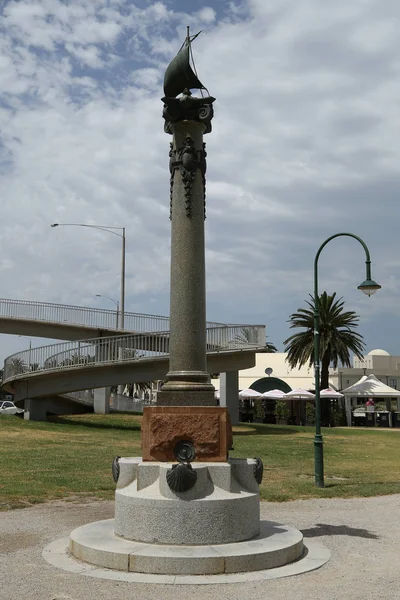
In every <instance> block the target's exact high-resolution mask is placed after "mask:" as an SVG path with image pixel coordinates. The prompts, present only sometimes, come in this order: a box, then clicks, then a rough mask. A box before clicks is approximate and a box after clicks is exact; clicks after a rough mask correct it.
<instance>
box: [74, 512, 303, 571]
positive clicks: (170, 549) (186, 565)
mask: <svg viewBox="0 0 400 600" xmlns="http://www.w3.org/2000/svg"><path fill="white" fill-rule="evenodd" d="M69 551H70V553H71V554H72V556H74V557H75V558H77V559H78V560H81V561H84V562H86V563H90V564H92V565H96V566H98V567H104V568H107V569H115V570H118V571H128V572H134V573H147V574H166V575H217V574H222V573H244V572H249V571H260V570H264V569H273V568H276V567H281V566H283V565H287V564H289V563H292V562H294V561H296V560H298V559H300V558H301V557H302V554H303V535H302V534H301V533H300V531H298V530H297V529H294V528H292V527H288V526H287V525H281V524H279V523H273V522H270V521H261V523H260V534H259V535H258V536H257V537H256V538H254V539H252V540H248V541H245V542H237V543H230V544H215V545H210V546H180V545H158V544H146V543H139V542H134V541H129V540H125V539H123V538H120V537H117V536H116V535H115V533H114V519H110V520H107V521H97V522H96V523H89V524H88V525H84V526H83V527H79V528H78V529H75V530H74V531H73V532H72V533H71V535H70V540H69Z"/></svg>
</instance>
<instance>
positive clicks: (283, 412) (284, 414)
mask: <svg viewBox="0 0 400 600" xmlns="http://www.w3.org/2000/svg"><path fill="white" fill-rule="evenodd" d="M289 415H290V411H289V406H288V404H287V402H281V401H279V400H278V402H277V403H276V404H275V418H276V420H277V421H284V422H285V423H287V420H288V418H289Z"/></svg>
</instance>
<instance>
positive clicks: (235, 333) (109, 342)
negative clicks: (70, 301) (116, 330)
mask: <svg viewBox="0 0 400 600" xmlns="http://www.w3.org/2000/svg"><path fill="white" fill-rule="evenodd" d="M263 346H265V326H264V325H229V326H225V327H222V326H218V327H208V328H207V351H208V352H221V351H226V350H243V349H251V348H261V347H263ZM168 353H169V331H163V332H161V331H159V332H153V333H143V334H132V335H123V336H111V337H105V338H96V339H90V340H81V341H79V342H61V343H58V344H50V345H47V346H41V347H39V348H30V349H29V350H23V351H22V352H16V353H15V354H13V355H11V356H9V357H8V358H6V360H5V362H4V373H3V381H6V380H7V379H9V378H10V377H15V376H18V375H24V374H26V373H32V372H34V371H39V370H40V371H54V370H62V369H64V370H67V369H73V368H79V367H82V366H85V365H99V364H104V363H113V362H121V361H124V362H127V361H128V362H132V361H140V360H149V359H154V358H158V357H163V356H164V357H166V356H168Z"/></svg>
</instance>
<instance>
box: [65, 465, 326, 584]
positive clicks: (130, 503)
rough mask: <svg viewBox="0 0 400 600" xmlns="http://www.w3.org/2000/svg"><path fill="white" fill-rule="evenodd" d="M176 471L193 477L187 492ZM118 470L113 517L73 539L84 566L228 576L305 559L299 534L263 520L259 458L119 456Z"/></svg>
mask: <svg viewBox="0 0 400 600" xmlns="http://www.w3.org/2000/svg"><path fill="white" fill-rule="evenodd" d="M182 467H183V468H182ZM178 471H179V472H180V473H183V475H185V474H186V475H187V473H188V472H189V473H190V478H191V481H190V482H189V483H190V486H189V488H187V489H186V490H185V491H182V489H180V490H177V489H174V482H173V481H172V479H171V475H172V476H174V474H176V472H178ZM113 473H114V478H115V479H116V483H117V489H116V492H115V519H110V520H107V521H99V522H96V523H90V524H88V525H85V526H83V527H80V528H78V529H76V530H74V531H73V532H72V533H71V535H70V538H69V542H68V551H69V554H70V556H71V557H73V559H77V560H78V561H80V562H79V564H80V565H82V564H83V563H85V564H89V565H91V566H92V568H97V569H99V568H100V569H111V570H113V572H115V573H117V572H125V573H127V574H130V576H131V575H135V576H136V577H143V576H151V577H160V576H164V575H165V576H168V577H179V576H185V577H186V576H189V577H197V576H202V577H203V576H217V575H221V576H222V575H223V576H224V577H226V576H228V574H229V575H233V574H243V573H250V572H251V573H256V572H264V571H266V570H269V569H272V570H274V569H278V568H280V567H283V566H285V565H286V566H288V565H291V564H294V563H296V561H300V560H302V559H303V558H304V557H305V555H306V554H307V551H306V550H305V548H304V545H303V535H302V534H301V533H300V531H298V530H297V529H294V528H292V527H288V526H286V525H281V524H279V523H274V522H270V521H262V522H260V499H259V491H258V481H259V480H260V477H261V476H262V463H260V461H259V460H258V459H239V458H232V459H229V460H228V461H227V462H221V463H215V462H214V463H213V462H210V463H201V462H196V463H193V464H191V465H185V464H177V463H175V464H174V463H164V462H160V463H156V462H144V461H143V460H142V458H138V457H132V458H118V459H116V460H115V461H114V463H113ZM175 483H176V481H175ZM320 564H323V563H319V564H318V566H320ZM308 568H310V567H308ZM311 568H316V567H311ZM299 572H300V571H299Z"/></svg>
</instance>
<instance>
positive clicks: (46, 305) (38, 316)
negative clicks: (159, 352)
mask: <svg viewBox="0 0 400 600" xmlns="http://www.w3.org/2000/svg"><path fill="white" fill-rule="evenodd" d="M0 317H5V318H9V319H29V320H32V321H46V322H48V323H63V324H64V323H67V324H68V325H78V326H79V325H80V326H82V327H94V328H98V329H117V327H116V322H117V313H116V311H115V310H107V309H104V308H89V307H85V306H73V305H69V304H54V303H51V302H32V301H30V300H10V299H8V298H0ZM208 325H209V326H210V327H219V326H224V324H223V323H215V322H210V323H208ZM168 329H169V317H161V316H159V315H147V314H144V313H132V312H125V313H124V331H140V332H154V331H167V330H168Z"/></svg>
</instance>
